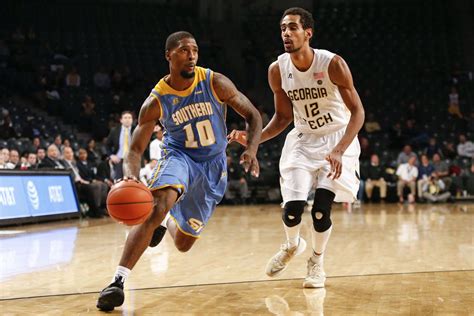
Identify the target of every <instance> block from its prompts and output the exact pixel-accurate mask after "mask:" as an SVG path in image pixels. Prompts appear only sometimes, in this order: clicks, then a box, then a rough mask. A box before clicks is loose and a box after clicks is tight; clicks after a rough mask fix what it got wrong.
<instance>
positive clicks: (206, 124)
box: [183, 120, 216, 148]
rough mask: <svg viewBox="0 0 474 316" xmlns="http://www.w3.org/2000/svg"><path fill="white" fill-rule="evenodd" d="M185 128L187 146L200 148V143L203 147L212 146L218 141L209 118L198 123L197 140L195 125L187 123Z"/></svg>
mask: <svg viewBox="0 0 474 316" xmlns="http://www.w3.org/2000/svg"><path fill="white" fill-rule="evenodd" d="M183 129H184V132H185V133H186V141H185V143H184V145H185V146H186V148H198V147H199V145H201V146H202V147H205V146H211V145H212V144H214V143H215V142H216V137H215V136H214V130H213V129H212V125H211V121H209V120H204V121H200V122H197V123H196V129H197V132H198V136H199V139H198V140H196V138H195V136H194V131H193V126H192V125H191V123H190V124H186V125H185V126H184V127H183ZM198 141H199V143H198Z"/></svg>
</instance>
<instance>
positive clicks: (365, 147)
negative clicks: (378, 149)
mask: <svg viewBox="0 0 474 316" xmlns="http://www.w3.org/2000/svg"><path fill="white" fill-rule="evenodd" d="M359 142H360V157H359V159H360V160H361V161H369V160H370V157H372V155H373V154H374V151H373V150H372V147H371V146H370V144H369V140H368V139H367V138H366V137H363V136H359Z"/></svg>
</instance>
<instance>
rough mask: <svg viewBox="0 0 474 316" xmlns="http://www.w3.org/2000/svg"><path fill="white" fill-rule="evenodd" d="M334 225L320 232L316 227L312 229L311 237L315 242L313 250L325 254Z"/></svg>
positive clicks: (313, 242)
mask: <svg viewBox="0 0 474 316" xmlns="http://www.w3.org/2000/svg"><path fill="white" fill-rule="evenodd" d="M331 231H332V225H331V227H329V228H328V229H327V230H326V231H325V232H322V233H318V232H317V231H315V230H314V229H312V230H311V237H312V238H311V239H312V244H313V251H314V252H315V253H316V254H323V253H324V251H325V250H326V245H327V243H328V240H329V237H330V236H331Z"/></svg>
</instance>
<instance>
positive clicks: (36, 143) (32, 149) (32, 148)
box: [28, 136, 41, 153]
mask: <svg viewBox="0 0 474 316" xmlns="http://www.w3.org/2000/svg"><path fill="white" fill-rule="evenodd" d="M40 147H41V139H40V138H39V137H38V136H36V137H34V138H33V141H32V142H31V145H30V146H29V147H28V152H30V153H36V152H37V151H38V148H40Z"/></svg>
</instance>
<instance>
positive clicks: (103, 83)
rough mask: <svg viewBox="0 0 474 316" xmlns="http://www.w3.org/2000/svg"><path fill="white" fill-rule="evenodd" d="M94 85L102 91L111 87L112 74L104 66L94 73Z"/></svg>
mask: <svg viewBox="0 0 474 316" xmlns="http://www.w3.org/2000/svg"><path fill="white" fill-rule="evenodd" d="M94 85H95V87H96V88H97V89H99V90H101V91H106V90H109V89H110V76H109V74H108V73H107V71H106V70H105V67H104V66H100V67H99V70H98V71H97V72H96V73H95V74H94Z"/></svg>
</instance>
